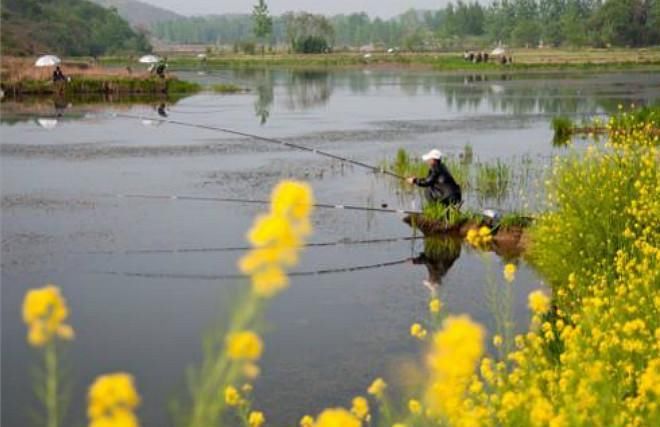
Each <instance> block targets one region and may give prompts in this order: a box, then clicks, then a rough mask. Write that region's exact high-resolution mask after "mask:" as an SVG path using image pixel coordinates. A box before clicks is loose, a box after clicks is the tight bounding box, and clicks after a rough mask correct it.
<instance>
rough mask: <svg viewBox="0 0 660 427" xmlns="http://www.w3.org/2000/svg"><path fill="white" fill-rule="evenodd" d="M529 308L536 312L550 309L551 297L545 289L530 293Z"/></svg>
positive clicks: (541, 312)
mask: <svg viewBox="0 0 660 427" xmlns="http://www.w3.org/2000/svg"><path fill="white" fill-rule="evenodd" d="M528 299H529V308H530V310H532V312H533V313H535V314H543V313H545V312H547V311H548V310H549V309H550V298H548V297H547V296H546V294H544V293H543V291H533V292H531V293H530V294H529V298H528Z"/></svg>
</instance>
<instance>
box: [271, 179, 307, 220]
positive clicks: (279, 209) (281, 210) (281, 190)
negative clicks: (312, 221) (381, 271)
mask: <svg viewBox="0 0 660 427" xmlns="http://www.w3.org/2000/svg"><path fill="white" fill-rule="evenodd" d="M271 199H272V200H273V203H272V205H273V212H275V213H276V214H278V215H291V216H292V217H293V218H294V219H296V220H299V221H305V220H306V219H307V218H308V217H309V215H310V213H311V208H312V205H313V204H314V196H313V195H312V192H311V191H309V187H308V186H307V185H306V184H303V183H301V182H297V181H283V182H281V183H280V184H278V185H277V187H275V189H274V190H273V193H272V195H271Z"/></svg>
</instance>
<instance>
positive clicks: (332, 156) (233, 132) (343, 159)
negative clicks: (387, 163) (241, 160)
mask: <svg viewBox="0 0 660 427" xmlns="http://www.w3.org/2000/svg"><path fill="white" fill-rule="evenodd" d="M112 115H113V116H114V117H121V118H125V119H133V120H152V121H157V122H161V123H168V124H172V125H178V126H186V127H191V128H196V129H206V130H212V131H216V132H224V133H228V134H231V135H237V136H242V137H245V138H251V139H255V140H257V141H262V142H268V143H270V144H278V145H281V146H284V147H288V148H293V149H296V150H301V151H306V152H308V153H314V154H318V155H319V156H323V157H328V158H330V159H333V160H339V161H340V162H345V163H350V164H352V165H355V166H360V167H362V168H365V169H369V170H371V171H372V172H374V173H382V174H384V175H389V176H391V177H394V178H397V179H406V178H405V177H404V176H401V175H398V174H395V173H393V172H390V171H388V170H386V169H385V168H382V167H377V166H372V165H369V164H367V163H364V162H360V161H358V160H353V159H349V158H346V157H341V156H338V155H336V154H332V153H328V152H327V151H322V150H317V149H316V148H310V147H305V146H304V145H298V144H294V143H291V142H286V141H283V140H281V139H275V138H267V137H265V136H260V135H254V134H250V133H247V132H241V131H237V130H233V129H228V128H223V127H219V126H210V125H202V124H196V123H189V122H183V121H180V120H172V119H169V118H163V117H147V116H140V115H132V114H125V113H112Z"/></svg>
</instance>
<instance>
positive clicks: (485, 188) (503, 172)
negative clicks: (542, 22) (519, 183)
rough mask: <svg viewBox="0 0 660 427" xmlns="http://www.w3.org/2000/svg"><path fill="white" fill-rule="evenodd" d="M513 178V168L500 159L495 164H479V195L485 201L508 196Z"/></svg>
mask: <svg viewBox="0 0 660 427" xmlns="http://www.w3.org/2000/svg"><path fill="white" fill-rule="evenodd" d="M512 177H513V174H512V171H511V167H510V166H509V165H508V164H506V163H504V162H502V161H501V160H500V159H497V160H496V161H495V163H479V164H478V165H476V174H475V187H476V190H477V193H478V195H479V196H480V197H482V198H485V199H488V198H490V199H496V200H498V199H501V198H503V197H504V196H505V195H506V193H507V191H508V188H509V185H510V184H511V181H512Z"/></svg>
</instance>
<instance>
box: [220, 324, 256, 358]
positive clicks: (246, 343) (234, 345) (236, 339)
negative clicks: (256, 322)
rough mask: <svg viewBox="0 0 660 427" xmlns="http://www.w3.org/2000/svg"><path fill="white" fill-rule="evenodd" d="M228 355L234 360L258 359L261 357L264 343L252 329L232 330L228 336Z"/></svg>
mask: <svg viewBox="0 0 660 427" xmlns="http://www.w3.org/2000/svg"><path fill="white" fill-rule="evenodd" d="M226 342H227V355H228V356H229V358H230V359H234V360H257V359H259V358H260V357H261V353H262V351H263V343H262V341H261V338H260V337H259V335H257V334H256V333H254V332H252V331H239V332H232V333H230V334H229V335H228V336H227V340H226Z"/></svg>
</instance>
